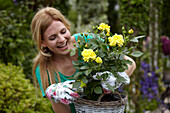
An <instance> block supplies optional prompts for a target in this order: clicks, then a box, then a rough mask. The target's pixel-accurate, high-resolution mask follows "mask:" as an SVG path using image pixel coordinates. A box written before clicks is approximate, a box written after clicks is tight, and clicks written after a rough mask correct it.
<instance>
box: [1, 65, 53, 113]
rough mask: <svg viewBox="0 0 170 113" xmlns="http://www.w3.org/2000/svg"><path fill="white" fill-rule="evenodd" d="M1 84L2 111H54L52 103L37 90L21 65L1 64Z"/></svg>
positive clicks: (2, 112)
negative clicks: (26, 76)
mask: <svg viewBox="0 0 170 113" xmlns="http://www.w3.org/2000/svg"><path fill="white" fill-rule="evenodd" d="M0 84H1V85H0V98H1V99H0V113H30V112H31V113H32V112H36V113H38V112H40V113H42V112H43V113H45V112H47V113H50V112H52V109H51V103H50V102H49V101H48V99H44V98H42V95H41V92H40V90H37V92H36V90H35V87H34V86H33V84H31V83H30V81H29V80H28V79H25V75H24V74H23V70H22V69H21V68H20V67H17V66H14V65H12V64H8V65H5V64H0ZM36 96H38V97H36ZM35 103H36V104H35Z"/></svg>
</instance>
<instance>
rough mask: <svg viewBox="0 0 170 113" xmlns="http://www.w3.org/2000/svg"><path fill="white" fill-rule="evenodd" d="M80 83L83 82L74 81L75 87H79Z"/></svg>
mask: <svg viewBox="0 0 170 113" xmlns="http://www.w3.org/2000/svg"><path fill="white" fill-rule="evenodd" d="M80 85H81V82H80V81H77V82H74V83H73V88H79V87H80Z"/></svg>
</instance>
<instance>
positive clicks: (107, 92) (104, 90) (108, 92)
mask: <svg viewBox="0 0 170 113" xmlns="http://www.w3.org/2000/svg"><path fill="white" fill-rule="evenodd" d="M103 92H104V93H105V94H110V93H111V92H112V91H109V90H106V89H104V88H103Z"/></svg>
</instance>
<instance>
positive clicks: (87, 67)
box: [80, 65, 89, 70]
mask: <svg viewBox="0 0 170 113" xmlns="http://www.w3.org/2000/svg"><path fill="white" fill-rule="evenodd" d="M80 69H81V70H84V69H89V66H87V65H86V66H82V67H80Z"/></svg>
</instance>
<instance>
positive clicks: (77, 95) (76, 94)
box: [70, 92, 79, 98]
mask: <svg viewBox="0 0 170 113" xmlns="http://www.w3.org/2000/svg"><path fill="white" fill-rule="evenodd" d="M70 95H71V96H72V97H75V98H79V94H78V93H76V92H72V93H71V94H70Z"/></svg>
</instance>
